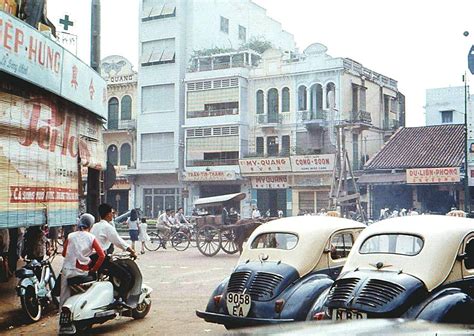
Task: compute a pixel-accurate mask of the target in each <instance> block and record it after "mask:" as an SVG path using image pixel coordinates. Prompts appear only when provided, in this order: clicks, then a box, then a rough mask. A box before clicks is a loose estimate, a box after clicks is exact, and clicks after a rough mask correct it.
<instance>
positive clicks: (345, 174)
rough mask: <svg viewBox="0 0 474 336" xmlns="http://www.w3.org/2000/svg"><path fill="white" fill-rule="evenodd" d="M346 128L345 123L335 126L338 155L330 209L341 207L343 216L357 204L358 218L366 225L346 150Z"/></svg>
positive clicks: (330, 197) (330, 196)
mask: <svg viewBox="0 0 474 336" xmlns="http://www.w3.org/2000/svg"><path fill="white" fill-rule="evenodd" d="M345 127H346V125H345V124H343V123H342V124H339V125H336V126H335V128H336V132H337V141H336V147H337V153H336V162H335V165H334V171H333V177H332V184H331V191H330V195H329V199H330V208H331V209H336V208H337V207H338V206H339V207H340V208H341V215H342V214H344V213H345V212H346V211H347V207H348V206H349V205H354V204H355V206H356V214H357V215H358V216H357V217H360V219H361V221H362V222H364V223H365V222H366V216H365V212H364V209H363V208H362V206H361V204H360V193H359V188H358V186H357V183H356V182H355V179H354V174H353V172H352V166H351V162H350V160H349V155H348V154H347V150H346V135H345ZM349 184H352V190H350V189H349ZM350 192H352V193H350Z"/></svg>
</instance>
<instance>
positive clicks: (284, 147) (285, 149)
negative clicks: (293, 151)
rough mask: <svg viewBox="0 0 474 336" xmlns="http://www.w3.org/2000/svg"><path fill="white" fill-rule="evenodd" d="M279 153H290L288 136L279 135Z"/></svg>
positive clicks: (285, 154)
mask: <svg viewBox="0 0 474 336" xmlns="http://www.w3.org/2000/svg"><path fill="white" fill-rule="evenodd" d="M281 155H284V156H288V155H290V136H289V135H283V136H282V137H281Z"/></svg>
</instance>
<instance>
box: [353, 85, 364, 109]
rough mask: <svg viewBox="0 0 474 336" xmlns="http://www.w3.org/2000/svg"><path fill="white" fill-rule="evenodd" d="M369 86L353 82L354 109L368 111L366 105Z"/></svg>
mask: <svg viewBox="0 0 474 336" xmlns="http://www.w3.org/2000/svg"><path fill="white" fill-rule="evenodd" d="M366 96H367V88H366V87H364V86H360V85H356V84H352V111H354V112H360V111H367V107H366V100H367V99H366Z"/></svg>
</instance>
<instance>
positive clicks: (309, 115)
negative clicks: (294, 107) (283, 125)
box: [298, 110, 328, 122]
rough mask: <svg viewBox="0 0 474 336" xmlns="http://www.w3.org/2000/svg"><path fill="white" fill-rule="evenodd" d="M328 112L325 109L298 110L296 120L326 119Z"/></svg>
mask: <svg viewBox="0 0 474 336" xmlns="http://www.w3.org/2000/svg"><path fill="white" fill-rule="evenodd" d="M327 117H328V113H327V111H325V110H319V111H298V120H299V121H301V122H308V121H315V120H327Z"/></svg>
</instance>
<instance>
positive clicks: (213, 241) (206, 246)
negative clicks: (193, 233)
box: [197, 225, 221, 257]
mask: <svg viewBox="0 0 474 336" xmlns="http://www.w3.org/2000/svg"><path fill="white" fill-rule="evenodd" d="M197 248H198V249H199V251H200V252H201V253H202V254H204V255H206V256H209V257H211V256H214V255H216V254H217V252H219V250H220V248H221V236H220V234H219V230H217V228H216V227H214V226H212V225H206V226H203V227H202V228H201V229H199V231H198V234H197Z"/></svg>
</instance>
